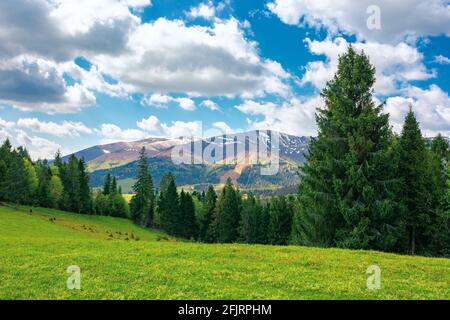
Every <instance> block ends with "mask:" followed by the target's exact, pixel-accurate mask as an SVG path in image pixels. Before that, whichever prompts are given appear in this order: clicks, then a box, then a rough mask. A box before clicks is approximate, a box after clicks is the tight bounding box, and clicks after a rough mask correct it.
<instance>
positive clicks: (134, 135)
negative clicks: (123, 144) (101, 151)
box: [97, 123, 148, 143]
mask: <svg viewBox="0 0 450 320" xmlns="http://www.w3.org/2000/svg"><path fill="white" fill-rule="evenodd" d="M97 132H98V133H99V134H100V136H101V137H102V143H112V142H118V141H136V140H142V139H145V138H146V137H147V136H148V135H147V134H146V133H145V132H143V131H141V130H137V129H122V128H120V127H118V126H117V125H115V124H111V123H104V124H102V125H101V126H100V129H98V130H97Z"/></svg>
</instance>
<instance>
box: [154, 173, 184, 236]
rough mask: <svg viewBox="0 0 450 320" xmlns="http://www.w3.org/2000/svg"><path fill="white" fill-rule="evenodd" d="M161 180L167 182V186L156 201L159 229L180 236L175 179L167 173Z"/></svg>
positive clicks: (179, 211) (181, 220)
mask: <svg viewBox="0 0 450 320" xmlns="http://www.w3.org/2000/svg"><path fill="white" fill-rule="evenodd" d="M163 180H165V181H166V182H167V185H165V186H164V188H162V189H161V192H160V195H159V199H158V213H159V219H160V223H161V227H162V228H163V230H165V231H166V232H167V233H169V234H171V235H174V236H182V234H183V231H182V230H183V225H182V224H183V219H182V213H181V209H180V198H179V195H178V192H177V185H176V183H175V177H174V175H173V174H171V173H168V174H166V175H165V176H164V177H163Z"/></svg>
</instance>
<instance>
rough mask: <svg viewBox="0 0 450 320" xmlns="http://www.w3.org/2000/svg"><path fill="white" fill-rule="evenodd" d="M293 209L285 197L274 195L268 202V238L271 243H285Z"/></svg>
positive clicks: (289, 231) (289, 233) (289, 229)
mask: <svg viewBox="0 0 450 320" xmlns="http://www.w3.org/2000/svg"><path fill="white" fill-rule="evenodd" d="M292 217H293V210H292V207H290V206H289V204H288V201H287V200H286V197H284V196H280V197H274V198H272V201H271V203H270V217H269V230H268V240H269V243H271V244H276V245H286V244H287V243H288V240H289V237H290V235H291V231H292V229H291V227H292Z"/></svg>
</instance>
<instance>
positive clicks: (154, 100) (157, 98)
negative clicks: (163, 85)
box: [142, 93, 196, 111]
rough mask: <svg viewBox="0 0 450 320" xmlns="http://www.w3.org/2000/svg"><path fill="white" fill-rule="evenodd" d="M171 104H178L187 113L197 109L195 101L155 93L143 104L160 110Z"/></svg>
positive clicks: (146, 98) (144, 100) (145, 99)
mask: <svg viewBox="0 0 450 320" xmlns="http://www.w3.org/2000/svg"><path fill="white" fill-rule="evenodd" d="M171 102H175V103H177V104H178V105H179V106H180V108H182V109H184V110H186V111H194V110H195V108H196V106H195V102H194V100H192V99H191V98H186V97H181V98H174V97H171V96H169V95H165V94H159V93H154V94H152V95H150V96H147V97H145V98H144V99H142V104H145V105H149V106H155V107H158V108H167V105H168V104H169V103H171Z"/></svg>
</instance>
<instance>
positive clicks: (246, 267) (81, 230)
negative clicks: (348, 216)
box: [0, 206, 450, 299]
mask: <svg viewBox="0 0 450 320" xmlns="http://www.w3.org/2000/svg"><path fill="white" fill-rule="evenodd" d="M373 264H376V265H378V266H380V268H381V272H382V273H381V289H379V290H369V289H367V287H366V280H367V277H368V275H367V274H366V270H367V267H368V266H369V265H373ZM71 265H77V266H79V267H80V268H81V289H80V290H68V289H67V288H66V281H67V277H68V274H67V272H66V269H67V267H68V266H71ZM449 298H450V260H449V259H441V258H425V257H410V256H400V255H395V254H386V253H379V252H371V251H351V250H341V249H317V248H305V247H297V246H287V247H281V246H279V247H277V246H263V245H241V244H199V243H190V242H182V241H177V240H176V239H173V238H171V237H167V236H166V235H164V234H163V233H160V232H156V231H152V230H147V229H143V228H141V227H137V226H135V225H133V224H132V223H131V222H130V221H128V220H124V219H120V218H110V217H101V216H87V215H78V214H69V213H64V212H61V211H57V210H51V209H38V208H33V212H32V213H31V214H30V213H29V208H27V207H21V208H20V209H19V210H16V209H15V208H13V207H9V206H0V299H449Z"/></svg>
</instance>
